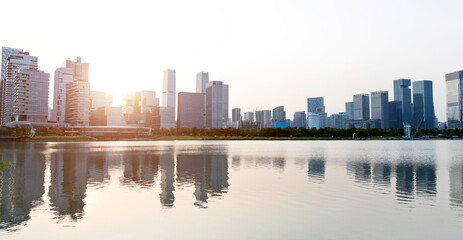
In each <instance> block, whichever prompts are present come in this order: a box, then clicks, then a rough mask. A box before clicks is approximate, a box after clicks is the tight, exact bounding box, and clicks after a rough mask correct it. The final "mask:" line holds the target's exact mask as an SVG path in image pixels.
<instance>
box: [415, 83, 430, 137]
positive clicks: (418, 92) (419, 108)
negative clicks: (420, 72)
mask: <svg viewBox="0 0 463 240" xmlns="http://www.w3.org/2000/svg"><path fill="white" fill-rule="evenodd" d="M412 126H413V127H414V128H416V129H434V128H435V114H434V100H433V93H432V81H428V80H423V81H416V82H413V118H412Z"/></svg>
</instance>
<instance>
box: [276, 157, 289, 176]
mask: <svg viewBox="0 0 463 240" xmlns="http://www.w3.org/2000/svg"><path fill="white" fill-rule="evenodd" d="M285 163H286V162H285V159H284V158H281V157H279V158H274V159H273V168H275V169H278V170H280V172H283V171H284V170H285Z"/></svg>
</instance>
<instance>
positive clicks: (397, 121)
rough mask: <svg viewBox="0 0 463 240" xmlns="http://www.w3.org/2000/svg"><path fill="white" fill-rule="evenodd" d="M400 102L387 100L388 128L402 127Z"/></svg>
mask: <svg viewBox="0 0 463 240" xmlns="http://www.w3.org/2000/svg"><path fill="white" fill-rule="evenodd" d="M401 104H402V103H401V102H396V101H391V102H389V128H395V129H399V128H403V121H402V107H401Z"/></svg>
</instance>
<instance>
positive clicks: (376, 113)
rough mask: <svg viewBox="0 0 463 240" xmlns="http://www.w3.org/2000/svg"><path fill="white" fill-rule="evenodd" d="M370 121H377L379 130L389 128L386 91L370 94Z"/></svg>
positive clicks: (387, 95) (387, 94)
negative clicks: (379, 126) (379, 123)
mask: <svg viewBox="0 0 463 240" xmlns="http://www.w3.org/2000/svg"><path fill="white" fill-rule="evenodd" d="M371 119H379V120H380V121H381V128H383V129H388V128H389V93H388V92H387V91H376V92H372V93H371Z"/></svg>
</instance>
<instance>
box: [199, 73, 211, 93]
mask: <svg viewBox="0 0 463 240" xmlns="http://www.w3.org/2000/svg"><path fill="white" fill-rule="evenodd" d="M208 82H209V73H208V72H199V73H197V74H196V92H197V93H206V85H207V83H208Z"/></svg>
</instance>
